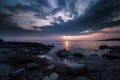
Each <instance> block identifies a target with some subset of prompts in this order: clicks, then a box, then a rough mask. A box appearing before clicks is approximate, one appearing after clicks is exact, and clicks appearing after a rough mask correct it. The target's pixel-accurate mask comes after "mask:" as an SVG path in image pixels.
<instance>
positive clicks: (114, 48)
mask: <svg viewBox="0 0 120 80" xmlns="http://www.w3.org/2000/svg"><path fill="white" fill-rule="evenodd" d="M110 50H120V46H111V47H110Z"/></svg>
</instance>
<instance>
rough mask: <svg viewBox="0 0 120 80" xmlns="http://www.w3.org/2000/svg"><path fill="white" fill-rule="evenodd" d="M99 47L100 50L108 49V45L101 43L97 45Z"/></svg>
mask: <svg viewBox="0 0 120 80" xmlns="http://www.w3.org/2000/svg"><path fill="white" fill-rule="evenodd" d="M99 49H101V50H105V49H109V46H107V45H101V46H99Z"/></svg>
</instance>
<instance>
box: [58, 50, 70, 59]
mask: <svg viewBox="0 0 120 80" xmlns="http://www.w3.org/2000/svg"><path fill="white" fill-rule="evenodd" d="M70 54H71V52H70V51H66V50H60V51H58V52H56V55H57V56H58V57H59V58H66V57H68V56H70Z"/></svg>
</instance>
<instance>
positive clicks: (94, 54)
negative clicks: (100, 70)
mask: <svg viewBox="0 0 120 80" xmlns="http://www.w3.org/2000/svg"><path fill="white" fill-rule="evenodd" d="M90 55H91V56H99V55H98V54H90Z"/></svg>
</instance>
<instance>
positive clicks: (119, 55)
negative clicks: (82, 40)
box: [103, 51, 120, 59]
mask: <svg viewBox="0 0 120 80" xmlns="http://www.w3.org/2000/svg"><path fill="white" fill-rule="evenodd" d="M103 57H105V58H108V59H120V51H109V52H108V53H105V54H103Z"/></svg>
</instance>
